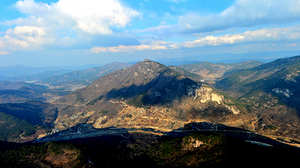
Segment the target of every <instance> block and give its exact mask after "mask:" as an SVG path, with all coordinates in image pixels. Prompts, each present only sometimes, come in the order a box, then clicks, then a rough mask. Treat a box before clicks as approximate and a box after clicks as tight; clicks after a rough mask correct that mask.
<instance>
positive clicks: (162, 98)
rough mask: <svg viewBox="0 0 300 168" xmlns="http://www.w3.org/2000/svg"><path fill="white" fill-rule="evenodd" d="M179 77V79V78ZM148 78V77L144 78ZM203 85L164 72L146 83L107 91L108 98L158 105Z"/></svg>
mask: <svg viewBox="0 0 300 168" xmlns="http://www.w3.org/2000/svg"><path fill="white" fill-rule="evenodd" d="M178 78H179V79H178ZM144 80H146V79H144ZM199 86H201V85H200V83H197V82H195V81H193V80H191V79H188V78H185V77H182V78H180V77H178V76H165V75H164V73H162V74H161V75H159V76H158V77H157V78H155V79H153V80H152V81H150V82H148V83H147V84H145V85H138V86H137V85H135V84H132V85H130V86H128V87H123V88H121V89H113V90H111V91H110V92H109V93H107V95H106V96H105V97H106V100H110V99H125V100H129V102H128V103H129V104H132V105H135V106H139V107H140V106H143V105H158V104H161V105H162V104H167V103H171V102H173V101H174V100H180V99H181V98H182V97H184V96H187V95H188V92H189V91H190V92H193V89H195V88H197V87H199Z"/></svg>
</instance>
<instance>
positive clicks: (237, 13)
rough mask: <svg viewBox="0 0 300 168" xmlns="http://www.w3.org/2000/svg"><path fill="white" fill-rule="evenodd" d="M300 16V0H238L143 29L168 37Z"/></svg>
mask: <svg viewBox="0 0 300 168" xmlns="http://www.w3.org/2000/svg"><path fill="white" fill-rule="evenodd" d="M299 20H300V1H299V0H288V1H282V0H260V1H257V0H237V1H236V3H235V4H233V5H232V6H230V7H228V8H227V9H225V10H224V11H222V12H221V13H218V14H206V15H203V14H199V13H188V14H186V15H182V16H180V17H179V18H178V20H177V24H174V25H169V26H161V25H159V26H157V27H150V28H146V29H143V30H140V32H143V33H146V32H148V33H153V34H155V35H158V36H166V37H168V35H169V34H170V32H172V33H173V34H190V33H205V32H214V31H217V30H226V29H229V28H240V27H255V26H259V25H272V24H284V23H291V22H297V21H299ZM166 34H167V35H166Z"/></svg>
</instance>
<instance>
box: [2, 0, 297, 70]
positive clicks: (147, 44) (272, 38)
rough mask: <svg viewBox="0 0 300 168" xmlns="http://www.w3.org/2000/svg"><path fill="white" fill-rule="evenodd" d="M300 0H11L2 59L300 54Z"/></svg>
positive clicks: (46, 62) (67, 61) (45, 61)
mask: <svg viewBox="0 0 300 168" xmlns="http://www.w3.org/2000/svg"><path fill="white" fill-rule="evenodd" d="M298 53H300V0H284V1H283V0H226V1H225V0H19V1H18V0H5V1H3V2H1V3H0V66H13V65H16V64H22V65H27V66H64V65H87V64H104V63H110V62H115V61H118V62H134V61H142V60H144V59H146V58H148V59H151V60H164V59H165V60H172V59H173V60H176V59H177V60H197V61H220V62H222V61H223V60H226V59H237V60H239V59H241V60H242V59H244V60H250V59H270V58H279V57H287V56H294V55H300V54H298Z"/></svg>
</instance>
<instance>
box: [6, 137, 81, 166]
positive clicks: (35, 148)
mask: <svg viewBox="0 0 300 168" xmlns="http://www.w3.org/2000/svg"><path fill="white" fill-rule="evenodd" d="M67 151H72V152H71V153H72V155H77V158H76V159H75V160H73V163H71V165H73V166H74V167H82V166H83V165H84V162H85V160H84V156H83V155H82V152H81V150H80V149H79V148H77V147H76V146H75V145H73V144H70V143H62V142H48V143H46V144H31V145H25V146H22V147H21V148H19V149H10V150H7V151H2V152H0V158H1V159H0V164H1V165H6V166H8V167H27V166H28V165H31V166H32V165H35V164H36V162H44V163H46V160H45V158H46V157H47V156H49V155H53V154H54V155H61V156H64V155H70V153H66V152H67ZM31 166H30V167H31ZM52 166H53V165H52ZM73 166H72V167H73ZM33 167H35V166H33Z"/></svg>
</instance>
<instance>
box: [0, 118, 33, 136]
mask: <svg viewBox="0 0 300 168" xmlns="http://www.w3.org/2000/svg"><path fill="white" fill-rule="evenodd" d="M35 130H36V128H35V126H33V125H32V124H30V123H29V122H27V121H26V120H25V119H22V120H21V119H18V118H17V117H14V116H12V115H10V114H5V113H3V112H0V140H2V141H5V140H7V139H9V138H17V137H18V136H20V135H21V134H22V133H23V134H22V136H29V135H32V134H34V133H35Z"/></svg>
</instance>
